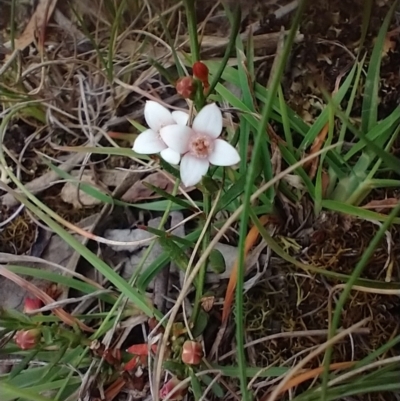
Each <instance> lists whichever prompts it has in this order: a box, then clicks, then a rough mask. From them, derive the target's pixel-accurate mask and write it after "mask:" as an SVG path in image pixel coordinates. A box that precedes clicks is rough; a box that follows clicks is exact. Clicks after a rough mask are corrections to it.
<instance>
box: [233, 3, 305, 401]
mask: <svg viewBox="0 0 400 401" xmlns="http://www.w3.org/2000/svg"><path fill="white" fill-rule="evenodd" d="M305 4H306V1H301V2H300V4H299V7H298V9H297V12H296V15H295V17H294V20H293V24H292V28H291V30H290V31H289V34H288V37H287V40H286V43H285V45H284V48H283V51H282V54H281V55H280V58H279V59H278V60H277V63H276V69H275V72H274V76H273V77H271V85H270V88H269V90H268V92H267V98H266V101H265V105H264V108H263V111H262V118H261V121H260V123H259V127H258V131H257V135H256V138H255V141H254V148H253V149H254V150H253V154H252V158H251V162H250V165H249V168H248V170H247V177H248V181H247V184H246V187H245V193H244V197H243V204H244V208H243V212H242V216H241V220H240V231H239V235H240V237H239V245H238V248H239V258H238V271H237V285H236V316H235V318H236V347H237V360H238V365H239V378H240V389H241V392H242V399H243V401H249V400H251V398H252V397H251V394H250V393H249V391H248V388H247V377H246V354H245V349H244V343H243V339H244V338H245V330H244V322H243V318H242V315H243V310H244V301H243V290H244V282H243V281H244V280H243V277H244V274H245V263H244V262H245V260H244V259H245V255H244V248H245V241H246V236H247V227H248V220H249V214H250V208H251V207H252V206H251V204H250V198H251V196H252V192H253V183H254V180H255V178H256V173H257V163H258V161H259V157H260V152H261V148H262V141H265V132H266V128H267V124H268V121H269V119H270V115H271V111H272V106H273V104H274V102H275V96H276V93H277V90H278V86H279V85H280V80H281V76H282V74H283V70H284V66H285V64H286V62H287V59H288V56H289V52H290V49H291V47H292V44H293V42H294V38H295V35H296V32H297V27H298V25H299V23H300V17H301V15H302V13H303V10H304V8H305Z"/></svg>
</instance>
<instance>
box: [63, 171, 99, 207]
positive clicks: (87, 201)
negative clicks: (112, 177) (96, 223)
mask: <svg viewBox="0 0 400 401" xmlns="http://www.w3.org/2000/svg"><path fill="white" fill-rule="evenodd" d="M80 182H81V183H86V184H90V185H91V186H93V187H96V188H97V189H99V190H103V189H102V188H101V187H100V186H99V185H98V184H97V183H96V181H95V180H94V178H93V177H92V176H91V175H89V174H83V175H82V177H81V179H80ZM78 191H79V196H78ZM61 199H62V200H63V201H64V202H65V203H70V204H71V205H72V206H73V207H74V208H75V209H82V208H83V207H85V206H95V205H100V203H101V200H100V199H97V198H94V197H93V196H90V195H88V194H87V193H86V192H84V191H82V190H81V189H79V190H78V186H77V185H76V184H74V183H72V182H67V183H66V184H65V185H64V186H63V188H62V190H61Z"/></svg>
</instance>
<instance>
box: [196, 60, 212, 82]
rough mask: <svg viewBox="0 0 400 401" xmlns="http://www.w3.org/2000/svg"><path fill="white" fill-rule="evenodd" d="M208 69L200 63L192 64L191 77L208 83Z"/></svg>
mask: <svg viewBox="0 0 400 401" xmlns="http://www.w3.org/2000/svg"><path fill="white" fill-rule="evenodd" d="M208 73H209V72H208V67H207V66H206V65H205V64H204V63H202V62H201V61H196V62H195V63H194V64H193V76H194V77H195V78H197V79H198V80H200V81H201V82H203V84H204V83H205V82H207V83H208Z"/></svg>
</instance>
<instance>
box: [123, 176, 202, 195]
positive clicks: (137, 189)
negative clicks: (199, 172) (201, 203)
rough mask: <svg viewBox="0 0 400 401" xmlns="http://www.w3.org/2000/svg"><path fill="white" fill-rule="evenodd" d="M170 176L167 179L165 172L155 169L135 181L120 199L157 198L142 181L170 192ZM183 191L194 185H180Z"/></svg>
mask: <svg viewBox="0 0 400 401" xmlns="http://www.w3.org/2000/svg"><path fill="white" fill-rule="evenodd" d="M170 177H171V178H170V179H168V176H167V175H166V174H165V173H162V172H160V171H157V172H156V173H153V174H150V175H148V176H147V177H146V178H144V179H143V180H141V181H138V182H136V183H135V184H134V185H132V187H131V188H130V189H129V190H128V191H127V192H126V193H125V195H124V196H123V197H122V200H123V201H125V202H138V201H142V200H149V199H157V198H160V197H161V196H160V195H159V194H157V193H156V192H154V191H153V190H152V189H150V188H148V187H146V186H145V185H143V182H147V183H149V184H151V185H154V186H155V187H158V188H160V189H162V190H164V191H165V192H167V193H169V194H172V190H173V188H174V185H175V179H174V178H173V177H172V176H170ZM182 188H183V189H184V190H185V192H190V191H192V190H193V189H195V187H194V186H193V187H189V188H186V187H182Z"/></svg>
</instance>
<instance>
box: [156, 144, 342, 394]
mask: <svg viewBox="0 0 400 401" xmlns="http://www.w3.org/2000/svg"><path fill="white" fill-rule="evenodd" d="M339 145H340V143H337V144H334V145H330V146H327V147H326V148H324V149H322V150H320V151H319V152H317V153H314V154H313V155H309V156H307V157H305V158H304V159H302V160H300V161H298V162H297V163H295V164H293V165H292V166H290V167H288V168H287V169H286V170H284V171H282V172H281V173H279V174H278V175H276V176H275V177H274V178H272V179H271V180H270V181H269V182H267V183H266V184H264V185H262V186H261V187H260V188H259V189H258V190H257V191H256V192H255V193H254V194H253V195H252V196H251V198H250V202H254V201H255V200H256V199H257V198H258V197H259V196H260V195H261V194H262V193H264V192H265V191H266V190H267V189H268V188H270V187H272V186H273V185H275V184H276V183H277V182H278V181H280V180H281V179H282V178H283V177H285V176H286V175H287V174H289V173H291V172H292V171H294V170H296V169H297V168H299V167H300V166H302V165H303V164H304V163H305V162H307V161H308V160H312V159H313V158H315V157H318V156H319V155H321V154H323V153H325V152H328V151H329V150H332V149H334V148H336V147H337V146H339ZM244 206H245V205H241V206H239V208H238V209H236V211H235V212H234V213H233V214H232V215H231V216H230V217H229V219H228V220H227V221H226V223H225V224H224V225H223V227H222V228H221V230H220V231H218V233H217V234H216V235H215V237H214V238H213V239H212V241H211V242H210V244H209V245H208V247H207V248H206V249H205V251H204V252H203V254H202V255H201V257H200V258H199V260H198V262H197V264H196V265H195V266H194V267H193V270H192V272H191V273H190V275H189V276H188V278H187V280H186V282H185V284H184V286H183V287H182V290H181V292H180V293H179V296H178V298H177V300H176V302H175V305H174V307H173V308H172V309H171V316H170V318H169V319H168V323H167V326H166V328H165V332H164V337H163V340H162V342H161V347H160V350H159V359H158V362H157V366H156V370H155V378H154V379H155V380H154V388H155V389H159V388H160V379H161V373H162V363H163V360H164V355H165V351H166V347H167V343H168V339H169V333H170V332H171V329H172V325H173V323H174V320H175V318H176V316H177V314H178V311H179V308H180V306H181V305H182V303H183V301H184V299H185V297H186V295H187V294H188V292H189V290H190V287H191V285H192V283H193V281H194V279H195V278H196V277H197V274H198V272H199V270H200V269H201V266H202V265H203V263H205V261H206V259H207V258H208V256H209V254H210V252H211V251H212V249H214V248H215V246H216V245H217V244H218V241H219V240H220V239H221V238H222V236H223V235H224V233H225V232H226V231H227V230H228V229H229V227H230V226H231V225H232V224H233V222H234V221H236V220H237V219H238V217H239V216H240V214H241V213H242V211H243V209H244ZM153 395H154V396H155V399H154V401H158V400H159V394H158V390H155V391H153Z"/></svg>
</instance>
